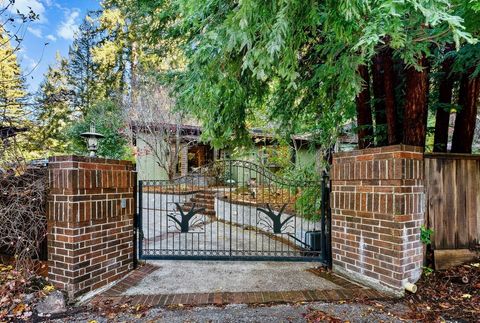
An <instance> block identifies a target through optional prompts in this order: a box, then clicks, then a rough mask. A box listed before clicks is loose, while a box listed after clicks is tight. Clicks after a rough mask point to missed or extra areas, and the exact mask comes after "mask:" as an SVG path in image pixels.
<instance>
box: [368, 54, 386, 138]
mask: <svg viewBox="0 0 480 323" xmlns="http://www.w3.org/2000/svg"><path fill="white" fill-rule="evenodd" d="M383 76H384V73H383V55H382V53H378V54H376V55H375V56H374V57H373V59H372V86H373V104H374V113H375V136H376V142H377V146H385V145H386V144H387V143H388V141H387V136H386V135H385V128H386V126H387V116H386V108H385V88H384V86H383V84H384V77H383Z"/></svg>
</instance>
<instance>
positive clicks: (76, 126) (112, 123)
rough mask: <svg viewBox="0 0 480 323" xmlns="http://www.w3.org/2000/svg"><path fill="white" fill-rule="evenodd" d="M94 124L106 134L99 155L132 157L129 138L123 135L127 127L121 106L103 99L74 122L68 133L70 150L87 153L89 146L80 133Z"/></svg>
mask: <svg viewBox="0 0 480 323" xmlns="http://www.w3.org/2000/svg"><path fill="white" fill-rule="evenodd" d="M91 124H94V125H95V127H96V130H97V132H99V133H101V134H103V135H104V136H105V138H104V139H101V140H100V144H99V149H98V152H97V155H98V156H101V157H105V158H113V159H126V160H131V159H132V152H131V150H130V147H129V146H128V141H127V139H126V138H125V137H124V136H123V135H122V132H123V130H124V129H125V124H124V121H123V118H122V117H121V112H120V109H119V107H118V106H117V105H116V104H115V103H113V102H112V101H102V102H100V103H97V104H96V105H94V106H93V107H92V108H91V109H90V111H89V113H88V114H87V115H86V116H85V117H84V118H83V119H82V120H81V121H77V122H75V123H73V124H72V126H71V127H70V128H69V129H68V132H67V135H68V139H69V142H70V143H71V144H70V147H69V148H70V151H71V152H72V153H75V154H80V155H87V154H88V151H87V146H86V144H85V141H84V139H82V138H81V137H80V134H81V133H83V132H87V131H89V130H90V125H91Z"/></svg>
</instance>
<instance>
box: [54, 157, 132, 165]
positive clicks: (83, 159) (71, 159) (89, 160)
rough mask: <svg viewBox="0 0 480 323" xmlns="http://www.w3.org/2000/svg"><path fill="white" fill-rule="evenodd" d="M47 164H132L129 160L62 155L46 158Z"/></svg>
mask: <svg viewBox="0 0 480 323" xmlns="http://www.w3.org/2000/svg"><path fill="white" fill-rule="evenodd" d="M48 162H49V163H59V162H83V163H94V164H111V165H133V162H131V161H129V160H117V159H108V158H101V157H85V156H77V155H62V156H53V157H49V158H48Z"/></svg>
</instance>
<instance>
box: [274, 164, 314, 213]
mask: <svg viewBox="0 0 480 323" xmlns="http://www.w3.org/2000/svg"><path fill="white" fill-rule="evenodd" d="M282 176H283V177H284V178H285V179H286V180H287V181H288V182H292V183H296V184H295V185H297V186H298V187H299V188H300V192H299V195H298V197H297V200H296V202H295V209H296V210H297V212H298V213H299V214H301V215H302V216H304V217H305V218H307V219H310V220H319V219H320V218H321V210H322V185H321V181H322V177H321V175H320V172H319V171H318V169H317V168H316V165H315V164H314V163H311V164H307V165H305V166H297V167H295V166H294V167H291V168H289V169H286V170H284V171H283V172H282ZM297 186H296V187H297Z"/></svg>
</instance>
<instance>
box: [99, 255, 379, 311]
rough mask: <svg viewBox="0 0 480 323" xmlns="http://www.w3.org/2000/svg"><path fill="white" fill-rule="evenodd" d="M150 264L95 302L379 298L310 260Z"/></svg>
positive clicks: (152, 303)
mask: <svg viewBox="0 0 480 323" xmlns="http://www.w3.org/2000/svg"><path fill="white" fill-rule="evenodd" d="M152 263H153V264H147V265H144V266H142V267H140V268H139V269H137V270H136V271H134V272H132V273H131V274H130V275H128V276H127V277H126V278H125V279H123V280H122V281H120V282H119V283H117V284H116V285H115V286H113V287H112V288H110V289H109V290H107V291H106V292H104V293H102V294H100V295H99V296H97V301H102V300H105V299H108V300H109V301H111V302H118V303H130V304H133V305H146V306H167V305H175V304H183V305H208V304H215V305H225V304H262V303H291V302H313V301H327V302H330V301H339V300H349V299H354V298H364V299H382V298H385V296H384V295H383V294H381V293H379V292H377V291H374V290H371V289H368V288H365V287H363V286H360V285H357V284H355V283H352V282H350V281H348V280H346V279H344V278H342V277H339V276H337V275H335V274H331V273H327V272H325V271H323V270H320V269H317V268H316V264H314V263H272V262H251V263H245V262H187V261H161V262H152ZM317 266H318V265H317Z"/></svg>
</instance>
